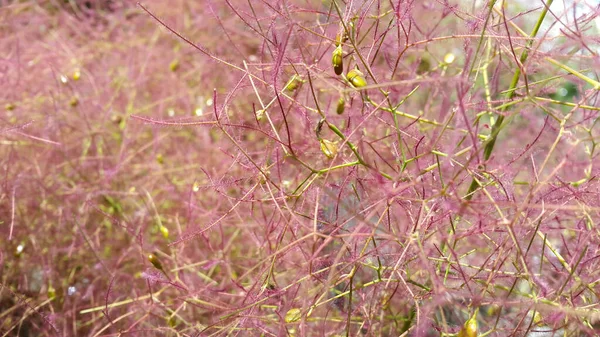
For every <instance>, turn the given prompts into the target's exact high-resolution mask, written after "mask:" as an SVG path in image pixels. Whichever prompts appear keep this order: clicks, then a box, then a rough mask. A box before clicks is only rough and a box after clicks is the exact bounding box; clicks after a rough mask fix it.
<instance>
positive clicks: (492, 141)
mask: <svg viewBox="0 0 600 337" xmlns="http://www.w3.org/2000/svg"><path fill="white" fill-rule="evenodd" d="M553 1H554V0H548V2H547V3H546V6H545V7H544V9H543V10H542V13H540V17H539V18H538V20H537V23H536V24H535V27H533V30H532V31H531V34H529V37H530V39H529V40H528V41H527V44H526V46H525V49H524V50H523V53H521V57H520V59H519V61H520V63H521V64H524V63H525V61H527V58H528V57H529V50H530V49H531V46H533V38H535V36H536V35H537V33H538V31H539V30H540V27H541V25H542V22H543V21H544V18H545V17H546V14H547V13H548V9H549V8H550V6H551V5H552V2H553ZM520 77H521V68H520V67H517V69H516V70H515V74H514V75H513V78H512V81H511V83H510V86H509V89H508V91H507V93H506V99H507V100H511V99H512V98H513V97H514V96H515V92H516V90H515V89H516V88H517V84H518V83H519V78H520ZM506 110H507V108H502V109H501V110H500V113H501V114H500V115H499V116H498V120H497V121H496V123H494V126H493V127H492V133H491V135H490V138H489V141H488V143H487V144H486V145H485V148H484V150H483V159H484V161H487V160H488V159H490V156H491V155H492V152H493V151H494V146H495V145H496V140H497V138H498V134H499V133H500V130H501V128H502V122H504V115H503V114H502V112H505V111H506ZM478 187H479V183H478V182H477V180H475V179H474V178H473V180H472V181H471V186H469V191H468V192H467V195H466V196H465V199H466V200H471V198H473V194H474V193H473V192H475V190H477V188H478Z"/></svg>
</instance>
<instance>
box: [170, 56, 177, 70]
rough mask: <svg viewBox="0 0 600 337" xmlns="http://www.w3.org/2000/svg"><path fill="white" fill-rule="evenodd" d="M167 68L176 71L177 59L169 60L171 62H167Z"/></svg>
mask: <svg viewBox="0 0 600 337" xmlns="http://www.w3.org/2000/svg"><path fill="white" fill-rule="evenodd" d="M169 69H171V71H172V72H176V71H177V70H178V69H179V60H178V59H175V60H173V61H171V63H169Z"/></svg>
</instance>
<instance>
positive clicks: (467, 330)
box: [458, 310, 479, 337]
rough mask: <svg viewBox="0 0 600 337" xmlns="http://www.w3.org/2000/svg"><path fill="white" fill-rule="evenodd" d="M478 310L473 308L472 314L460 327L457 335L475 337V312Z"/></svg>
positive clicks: (476, 327) (476, 330)
mask: <svg viewBox="0 0 600 337" xmlns="http://www.w3.org/2000/svg"><path fill="white" fill-rule="evenodd" d="M478 312H479V310H475V312H474V313H473V316H471V318H469V319H468V320H467V321H466V322H465V325H463V327H462V329H460V331H459V332H458V337H477V332H478V328H479V327H478V324H477V313H478Z"/></svg>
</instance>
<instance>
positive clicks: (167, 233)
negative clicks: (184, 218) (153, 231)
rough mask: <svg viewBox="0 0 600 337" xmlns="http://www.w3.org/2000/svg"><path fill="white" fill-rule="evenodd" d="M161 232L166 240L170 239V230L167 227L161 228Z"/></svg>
mask: <svg viewBox="0 0 600 337" xmlns="http://www.w3.org/2000/svg"><path fill="white" fill-rule="evenodd" d="M158 230H159V231H160V233H161V234H162V236H163V237H164V238H165V239H168V238H169V229H168V228H167V227H165V226H160V228H159V229H158Z"/></svg>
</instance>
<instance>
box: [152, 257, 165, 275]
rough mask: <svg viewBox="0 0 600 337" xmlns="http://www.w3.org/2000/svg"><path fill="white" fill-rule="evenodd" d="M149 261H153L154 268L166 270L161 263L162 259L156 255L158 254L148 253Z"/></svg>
mask: <svg viewBox="0 0 600 337" xmlns="http://www.w3.org/2000/svg"><path fill="white" fill-rule="evenodd" d="M148 261H150V263H152V265H153V266H154V268H156V269H158V270H160V271H162V272H164V269H163V266H162V263H160V260H159V259H158V258H157V257H156V255H154V254H148Z"/></svg>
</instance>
